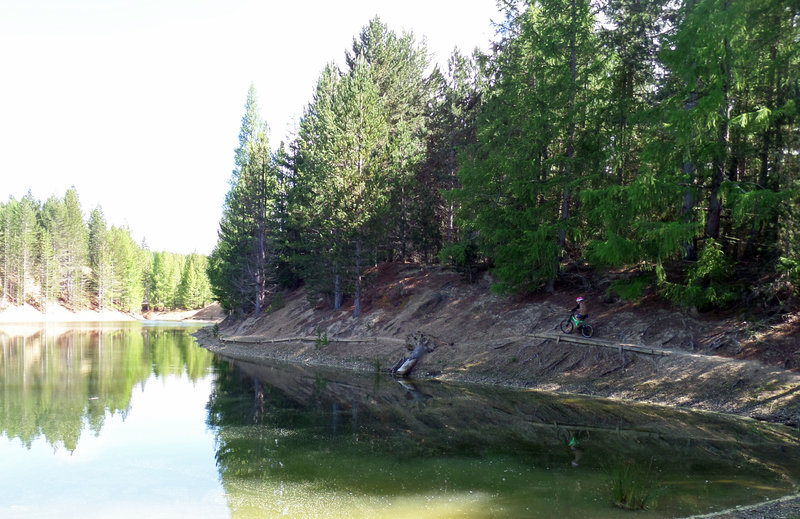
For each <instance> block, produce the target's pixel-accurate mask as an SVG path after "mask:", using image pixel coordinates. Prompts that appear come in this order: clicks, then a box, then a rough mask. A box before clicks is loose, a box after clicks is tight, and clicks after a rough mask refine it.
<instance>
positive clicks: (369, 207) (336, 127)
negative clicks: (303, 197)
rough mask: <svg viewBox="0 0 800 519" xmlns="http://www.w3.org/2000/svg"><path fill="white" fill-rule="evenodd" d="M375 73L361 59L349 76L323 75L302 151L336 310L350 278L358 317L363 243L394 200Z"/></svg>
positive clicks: (311, 214) (310, 213)
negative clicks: (330, 262)
mask: <svg viewBox="0 0 800 519" xmlns="http://www.w3.org/2000/svg"><path fill="white" fill-rule="evenodd" d="M371 70H372V69H371V66H370V65H369V63H368V62H367V61H366V59H364V58H363V57H358V58H356V61H355V63H354V66H353V69H352V71H351V72H350V73H349V74H347V75H345V76H343V77H341V78H337V77H336V75H335V73H334V70H333V68H332V67H329V68H328V69H326V72H325V73H323V76H322V78H321V80H320V84H319V85H318V89H317V91H318V94H319V95H318V99H317V101H318V102H317V104H316V105H315V106H314V107H313V108H312V110H310V114H313V115H312V116H311V117H308V118H307V120H306V121H304V123H305V124H306V125H307V126H306V133H305V134H304V136H305V138H306V140H305V142H304V144H305V148H301V152H305V156H304V163H303V167H305V168H306V170H305V172H304V173H305V178H304V180H305V181H306V182H307V184H306V188H307V189H308V190H309V192H308V196H310V198H311V199H313V202H314V203H313V205H312V206H311V207H307V210H308V222H309V224H310V225H309V227H310V228H312V229H313V228H316V229H317V232H316V236H317V237H318V239H317V247H319V248H323V249H327V250H328V251H330V252H329V254H331V255H332V259H333V261H334V265H333V270H332V272H331V273H332V277H333V281H334V286H333V287H332V288H333V292H334V300H335V304H334V307H335V308H337V309H338V308H339V307H340V306H341V301H342V295H343V286H342V282H343V280H344V279H347V278H350V279H352V280H353V284H354V292H355V315H358V313H359V311H360V294H361V287H362V285H361V276H362V269H363V267H364V256H363V253H364V249H365V244H366V243H370V241H371V240H372V239H373V237H374V232H375V228H374V227H371V226H370V225H371V224H372V223H373V222H376V218H377V217H378V215H379V214H380V213H381V211H382V210H383V208H384V207H385V203H386V201H387V199H388V196H389V189H388V185H387V178H386V176H387V171H386V169H385V168H383V166H384V165H385V157H386V155H385V153H386V142H387V130H388V125H387V121H386V115H385V112H384V110H383V105H382V102H381V98H380V95H379V91H378V89H377V87H376V85H375V82H374V81H373V78H372V76H371ZM329 87H333V88H330V90H328V88H329ZM312 132H313V133H312ZM348 258H351V259H350V260H348ZM345 265H347V266H348V267H349V268H345ZM347 274H351V275H350V276H347ZM345 276H347V277H345Z"/></svg>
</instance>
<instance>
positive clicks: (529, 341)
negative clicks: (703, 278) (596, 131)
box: [200, 263, 800, 425]
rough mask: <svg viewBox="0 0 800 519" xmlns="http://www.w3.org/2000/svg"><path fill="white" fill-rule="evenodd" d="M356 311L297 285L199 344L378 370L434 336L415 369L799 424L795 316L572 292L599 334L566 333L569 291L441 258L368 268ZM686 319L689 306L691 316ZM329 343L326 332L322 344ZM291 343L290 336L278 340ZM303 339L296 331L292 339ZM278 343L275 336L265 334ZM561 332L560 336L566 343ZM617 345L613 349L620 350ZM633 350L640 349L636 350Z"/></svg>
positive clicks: (799, 351)
mask: <svg viewBox="0 0 800 519" xmlns="http://www.w3.org/2000/svg"><path fill="white" fill-rule="evenodd" d="M368 286H369V287H370V288H369V290H368V292H367V294H366V295H365V298H364V301H363V303H362V308H363V311H362V315H361V316H360V317H358V318H354V317H352V305H350V306H349V307H348V305H347V304H345V307H343V308H342V309H340V310H339V311H333V310H332V309H330V308H328V307H327V305H326V304H325V302H324V301H323V300H319V301H314V304H313V305H312V304H311V302H310V301H309V298H308V297H307V294H306V293H305V291H304V290H302V289H299V290H297V291H294V292H291V293H285V294H281V297H280V304H278V303H277V302H276V304H274V306H279V308H277V309H275V310H273V311H271V312H269V313H267V312H265V313H262V315H261V316H259V317H258V318H254V317H248V318H246V319H244V320H233V319H230V318H229V319H228V320H226V321H224V322H222V323H221V325H220V336H221V338H222V339H223V340H221V341H219V340H216V339H214V337H213V336H212V332H211V331H210V330H208V329H207V330H205V331H203V332H201V334H200V340H201V343H202V344H203V345H205V346H206V347H208V348H209V349H212V350H214V351H218V352H220V353H222V354H224V355H228V356H231V357H235V358H243V359H251V360H258V359H264V358H276V359H284V360H290V361H299V362H305V363H311V364H320V365H330V366H340V367H348V368H353V369H362V370H386V369H387V368H389V367H390V366H392V365H393V364H395V362H396V361H397V360H398V359H400V358H401V357H402V356H403V355H404V354H405V353H406V349H405V347H404V344H405V342H406V339H407V337H408V336H409V335H410V334H412V333H415V332H420V333H423V334H426V335H428V336H431V337H433V338H434V339H435V342H436V344H437V347H436V349H435V350H434V351H432V352H431V353H429V354H428V355H427V356H426V358H425V359H424V362H423V364H422V366H421V367H418V369H417V370H416V371H415V372H414V376H416V377H422V376H435V377H437V378H439V379H442V380H452V381H461V382H478V383H490V384H501V385H509V386H516V387H526V388H537V389H544V390H554V391H563V392H574V393H580V394H588V395H598V396H607V397H615V398H621V399H629V400H635V401H641V402H653V403H661V404H668V405H676V406H687V407H692V408H696V409H706V410H713V411H723V412H729V413H735V414H740V415H749V416H753V417H756V418H759V419H765V420H770V421H777V422H782V423H787V424H793V425H797V424H800V397H799V396H798V394H800V347H799V344H800V315H798V314H797V313H795V314H794V315H789V316H786V318H785V319H783V320H782V321H781V322H780V323H778V324H776V325H774V326H771V327H770V326H767V325H763V326H761V328H760V330H759V331H755V329H756V327H755V325H754V324H752V323H751V322H749V321H744V320H741V319H736V318H735V317H733V316H723V315H697V313H696V312H690V311H688V310H684V309H678V308H674V307H671V306H669V305H666V304H665V303H663V302H661V301H659V300H657V299H655V298H651V299H648V298H645V300H644V301H642V302H639V303H630V302H626V301H623V300H618V299H617V300H609V299H607V298H606V297H605V296H604V295H603V294H602V293H599V292H588V293H586V292H581V295H584V296H586V297H587V299H588V300H589V301H590V304H591V306H590V308H591V317H590V322H592V323H593V324H594V325H595V327H596V331H595V336H594V337H593V338H592V339H591V340H584V339H582V338H579V337H577V336H576V335H575V334H573V335H571V336H564V335H563V334H562V333H561V332H560V331H559V330H558V324H559V322H560V321H561V320H562V319H563V318H564V317H565V316H566V315H567V314H568V311H569V309H570V308H572V306H574V303H573V302H574V297H575V296H576V295H578V293H579V292H578V291H576V290H572V289H570V288H568V287H563V286H562V287H558V288H559V290H558V291H557V292H556V294H554V295H534V296H528V297H525V298H515V297H509V296H502V295H497V294H493V293H492V292H491V291H490V289H489V288H490V280H489V278H488V276H484V277H483V278H482V279H481V280H480V281H479V282H478V283H475V284H466V283H464V282H463V281H462V280H461V278H460V276H459V275H458V274H456V273H454V272H451V271H447V270H443V269H441V268H438V267H421V266H418V265H414V264H397V263H387V264H383V265H381V266H380V267H379V268H376V269H373V270H372V271H371V272H370V274H369V279H368ZM693 314H694V315H693ZM326 338H327V341H326V340H325V339H326ZM284 339H293V340H284ZM300 339H302V340H300ZM276 340H277V341H279V342H270V341H276ZM568 341H569V342H568ZM621 344H622V345H624V347H622V348H620V346H619V345H621ZM641 346H645V347H647V348H648V349H649V351H648V352H646V353H644V352H642V350H641V348H640V347H641Z"/></svg>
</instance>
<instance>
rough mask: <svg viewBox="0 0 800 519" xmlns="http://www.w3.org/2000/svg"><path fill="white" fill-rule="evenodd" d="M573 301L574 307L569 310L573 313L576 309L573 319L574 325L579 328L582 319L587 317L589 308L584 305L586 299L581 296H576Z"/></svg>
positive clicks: (581, 324)
mask: <svg viewBox="0 0 800 519" xmlns="http://www.w3.org/2000/svg"><path fill="white" fill-rule="evenodd" d="M575 303H576V304H575V308H573V309H572V310H571V312H572V313H573V314H574V313H575V311H576V310H577V311H578V313H577V314H576V315H575V316H574V317H573V320H574V321H575V326H576V327H578V328H580V327H581V326H583V321H584V320H586V318H588V317H589V309H588V307H587V306H586V299H584V298H583V296H578V298H577V299H576V300H575Z"/></svg>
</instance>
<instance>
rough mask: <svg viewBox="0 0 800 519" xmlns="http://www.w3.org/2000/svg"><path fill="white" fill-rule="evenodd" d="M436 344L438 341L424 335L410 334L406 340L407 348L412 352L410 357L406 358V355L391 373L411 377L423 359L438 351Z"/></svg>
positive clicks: (418, 333)
mask: <svg viewBox="0 0 800 519" xmlns="http://www.w3.org/2000/svg"><path fill="white" fill-rule="evenodd" d="M436 343H437V341H436V339H434V338H433V337H430V336H428V335H425V334H424V333H421V332H415V333H412V334H410V335H409V336H408V337H407V338H406V348H407V349H408V351H409V352H410V354H409V356H408V357H406V356H405V355H404V356H403V357H402V358H401V359H400V360H398V361H397V362H396V363H395V365H394V366H392V367H391V369H390V370H389V371H390V372H391V373H392V374H393V375H397V376H400V377H408V376H410V375H411V372H412V371H413V369H414V368H415V367H416V366H417V364H419V363H420V361H421V360H422V359H423V357H425V355H426V354H428V353H430V352H432V351H434V350H435V349H436Z"/></svg>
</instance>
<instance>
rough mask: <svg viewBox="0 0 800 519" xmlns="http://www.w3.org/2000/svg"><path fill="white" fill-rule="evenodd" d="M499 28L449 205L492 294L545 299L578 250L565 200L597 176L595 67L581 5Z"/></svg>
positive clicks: (566, 4)
mask: <svg viewBox="0 0 800 519" xmlns="http://www.w3.org/2000/svg"><path fill="white" fill-rule="evenodd" d="M509 19H510V24H511V26H510V29H509V33H508V34H509V36H508V37H507V39H506V40H504V42H502V44H501V45H500V51H499V54H498V55H497V56H496V57H495V60H494V64H495V65H494V66H495V70H493V71H492V74H493V75H494V77H495V78H496V79H495V80H494V84H493V85H492V95H491V96H490V98H489V99H488V100H487V101H486V103H485V105H484V107H483V110H482V114H481V116H480V119H479V125H478V143H477V145H476V146H475V147H474V148H473V149H471V150H470V151H469V156H468V159H467V160H466V162H465V163H464V164H463V166H462V168H461V171H460V174H459V176H460V179H461V183H462V186H463V187H461V188H459V189H456V190H454V192H453V196H454V197H455V200H456V201H457V202H459V203H461V204H462V210H461V213H460V214H461V218H460V220H461V221H462V222H465V223H467V222H473V223H472V225H474V228H475V231H476V233H477V236H478V237H479V242H480V246H481V249H482V251H483V253H484V254H486V255H487V256H489V257H490V258H491V259H492V261H493V263H494V271H495V273H496V275H497V277H498V280H499V282H498V283H497V285H496V288H497V289H500V290H514V289H520V288H525V289H530V288H538V287H541V286H546V287H547V288H548V289H549V290H552V287H553V283H554V281H555V278H556V275H557V273H558V271H559V263H560V261H561V260H562V258H563V256H564V254H565V253H568V254H570V250H568V247H571V248H572V249H574V250H575V252H574V254H575V255H578V256H579V255H580V254H581V247H582V244H581V243H575V244H570V243H568V241H569V240H571V239H575V238H577V237H578V232H579V227H580V223H581V217H580V216H579V215H577V214H575V210H576V208H577V206H576V204H577V198H578V197H577V196H575V194H576V193H575V192H576V190H577V189H578V188H579V186H581V185H582V183H584V182H585V181H586V179H587V178H588V177H589V175H591V174H594V173H595V172H597V171H602V164H603V154H602V149H603V147H604V146H603V144H602V143H601V142H600V139H601V137H602V133H601V132H599V131H598V129H597V128H596V127H594V126H592V123H593V122H594V121H596V118H595V117H594V115H593V114H594V113H595V112H596V111H597V110H599V107H598V106H597V102H598V100H599V99H602V97H601V96H599V95H598V94H597V92H596V90H597V88H598V78H599V77H602V70H603V69H602V67H603V65H604V64H603V62H602V61H600V60H599V58H600V53H598V52H597V39H596V35H595V32H594V17H593V15H592V12H591V10H590V8H589V2H588V1H579V0H551V1H544V2H537V3H535V4H531V5H530V6H528V8H527V9H526V10H524V11H522V12H520V13H519V14H518V15H517V14H515V13H514V12H509ZM572 259H575V258H574V257H573V258H572Z"/></svg>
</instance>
